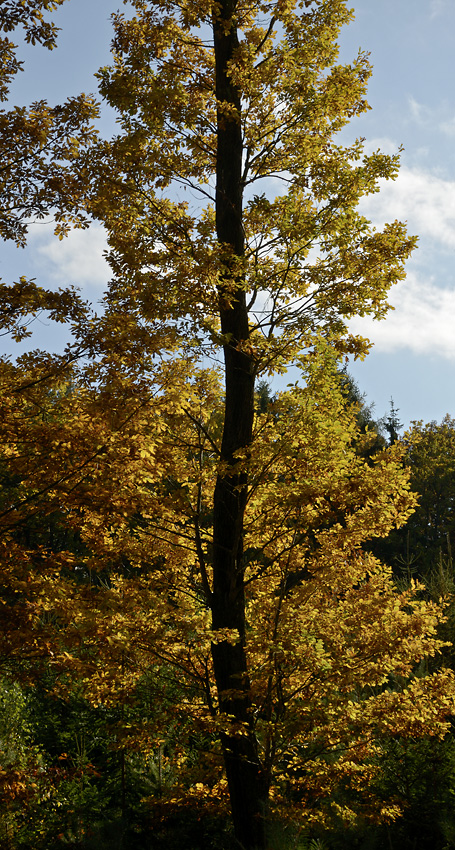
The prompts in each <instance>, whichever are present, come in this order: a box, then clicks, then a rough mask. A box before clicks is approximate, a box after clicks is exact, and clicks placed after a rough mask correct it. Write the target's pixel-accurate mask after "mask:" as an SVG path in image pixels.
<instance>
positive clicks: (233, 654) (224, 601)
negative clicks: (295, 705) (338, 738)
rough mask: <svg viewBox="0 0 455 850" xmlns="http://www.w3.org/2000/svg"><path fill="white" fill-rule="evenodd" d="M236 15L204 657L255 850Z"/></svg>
mask: <svg viewBox="0 0 455 850" xmlns="http://www.w3.org/2000/svg"><path fill="white" fill-rule="evenodd" d="M235 6H236V3H235V0H234V2H233V0H222V2H221V4H220V6H219V7H218V9H217V11H216V12H215V13H214V18H213V33H214V44H215V63H216V96H217V102H218V115H217V174H216V178H217V182H216V228H217V238H218V242H219V244H220V246H221V247H222V259H223V266H224V269H223V274H222V278H221V281H220V285H219V304H220V319H221V332H222V334H223V335H224V336H225V342H224V362H225V389H226V396H225V416H224V430H223V438H222V444H221V459H222V461H223V462H225V463H227V465H228V470H227V472H226V473H222V474H220V475H219V476H218V479H217V483H216V487H215V495H214V521H213V523H214V524H213V596H212V625H213V629H215V630H216V629H223V628H230V629H237V630H238V632H239V635H240V641H239V642H238V643H237V644H235V645H232V644H230V643H228V642H227V641H223V642H222V643H217V644H213V646H212V657H213V665H214V670H215V678H216V685H217V690H218V697H219V705H220V710H221V712H222V713H223V714H224V715H229V717H230V719H231V720H232V721H233V722H232V723H231V727H230V728H229V729H227V730H226V731H225V732H223V734H222V736H221V737H222V746H223V752H224V760H225V766H226V774H227V779H228V783H229V793H230V799H231V808H232V817H233V822H234V829H235V834H236V837H237V839H238V841H239V843H240V845H241V846H242V847H244V848H245V850H262V848H265V823H264V815H265V808H266V803H267V797H268V788H267V783H266V782H265V781H264V778H263V773H262V771H261V764H260V760H259V757H258V747H257V741H256V737H255V734H254V729H253V723H252V716H251V694H250V682H249V677H248V670H247V661H246V654H245V591H244V559H243V520H244V512H245V504H246V488H247V473H246V472H245V470H244V469H243V470H240V471H239V470H238V469H237V468H236V459H235V453H236V451H237V450H239V449H245V448H246V449H248V446H249V445H250V444H251V439H252V429H253V413H254V363H253V360H252V357H251V354H250V353H248V351H245V348H244V346H242V343H245V341H247V340H248V336H249V330H248V312H247V308H246V293H245V289H244V278H243V272H242V262H243V257H244V253H245V249H244V234H243V223H242V195H243V187H242V152H243V146H242V129H241V122H240V109H241V102H240V92H239V91H238V89H237V88H236V87H235V85H233V83H232V81H231V79H230V77H229V75H228V68H229V62H230V61H232V58H233V57H234V56H235V51H236V48H237V47H238V38H237V31H236V26H235V22H234V13H235ZM223 249H224V250H223ZM242 349H243V350H242Z"/></svg>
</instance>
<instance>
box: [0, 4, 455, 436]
mask: <svg viewBox="0 0 455 850" xmlns="http://www.w3.org/2000/svg"><path fill="white" fill-rule="evenodd" d="M350 5H351V6H352V7H353V8H354V11H355V20H354V22H353V23H352V24H351V25H350V26H349V27H347V28H346V29H345V30H344V31H343V33H342V37H341V57H342V59H343V60H349V59H350V58H352V57H353V56H354V55H355V54H356V53H357V51H358V49H359V47H361V48H362V49H365V50H369V51H370V52H371V61H372V63H373V65H374V73H373V77H372V79H371V82H370V86H369V102H370V105H371V107H372V110H371V111H370V112H368V113H367V114H366V115H365V116H362V117H360V118H358V119H356V120H355V121H354V122H352V123H351V124H350V125H349V127H348V128H347V129H346V130H345V131H344V133H343V139H344V140H345V141H346V142H349V141H351V140H353V139H354V138H355V137H356V136H364V137H365V139H366V146H367V149H372V150H373V149H377V148H378V147H380V148H382V149H383V150H385V151H386V152H394V151H396V150H397V148H398V147H399V145H401V144H402V145H404V148H405V150H404V153H403V155H402V169H401V171H400V175H399V177H398V178H397V180H396V181H395V182H394V183H388V184H386V185H385V186H384V187H383V189H382V191H381V193H380V194H379V195H375V196H373V197H372V198H370V199H367V200H366V201H365V202H364V203H363V207H362V210H363V212H364V213H365V214H367V215H368V216H369V217H370V218H371V219H372V221H373V222H374V223H375V224H377V225H378V226H380V225H381V224H383V223H384V222H385V221H391V220H394V219H395V218H398V219H400V220H405V221H407V222H408V227H409V230H410V232H411V233H416V234H418V235H419V247H418V249H417V250H416V252H415V254H414V256H413V258H412V259H411V260H410V262H409V263H408V266H407V271H408V274H407V279H406V281H404V282H403V283H402V284H400V285H399V286H397V287H395V289H394V291H393V292H392V295H391V298H390V300H391V303H392V304H393V306H394V307H395V310H394V311H393V312H391V313H389V316H388V318H387V319H386V320H385V321H384V322H380V323H378V322H372V321H370V320H369V319H364V320H356V321H355V322H354V323H353V327H354V328H355V329H356V330H359V331H360V332H361V333H363V334H364V335H366V336H368V337H369V338H370V339H371V340H372V341H373V342H374V349H373V352H372V353H371V354H370V355H369V357H368V358H367V359H366V360H365V361H364V362H363V363H355V364H351V366H350V370H351V373H352V374H353V375H354V377H355V378H356V380H357V381H358V384H359V387H360V389H361V390H362V391H364V392H366V394H367V399H368V401H369V402H374V403H375V413H376V415H377V416H382V415H383V414H384V413H386V412H387V410H388V405H389V400H390V398H391V397H393V400H394V403H395V406H396V407H398V408H399V410H400V418H401V421H402V422H404V423H405V424H406V425H407V424H408V423H409V422H410V421H411V420H416V419H417V420H418V419H423V420H424V421H429V420H432V419H436V420H438V421H440V420H441V418H442V417H443V416H444V414H445V413H450V414H451V415H453V416H455V381H454V377H453V373H454V369H455V268H454V254H455V92H454V88H453V79H454V76H455V74H454V70H455V69H454V64H455V3H454V0H354V2H351V4H350ZM115 8H116V4H115V0H114V2H112V0H96V1H95V2H94V0H68V2H67V3H65V4H64V6H63V7H62V8H61V9H59V10H58V12H56V14H55V21H56V23H57V24H58V26H60V27H61V28H62V31H61V33H60V37H59V47H58V49H57V50H56V51H53V52H52V53H49V52H48V51H45V50H43V49H40V48H38V47H35V48H27V47H24V48H23V49H22V50H21V53H22V55H23V58H24V59H25V63H26V65H25V68H26V70H25V72H24V73H22V74H20V75H18V78H17V80H16V82H15V83H14V86H13V88H12V93H11V102H13V103H18V104H22V103H30V102H31V101H33V100H35V99H39V98H46V99H47V100H48V101H49V102H51V103H53V102H59V101H62V100H63V99H65V98H66V97H67V96H69V95H71V94H78V93H79V92H80V91H86V92H88V91H92V92H96V81H95V80H94V79H93V73H94V72H95V71H96V70H97V69H98V68H99V66H100V65H102V64H106V63H107V62H108V61H109V41H110V37H111V26H110V22H109V15H110V13H111V11H113V10H114V9H115ZM15 39H16V40H18V39H17V38H16V35H15ZM113 126H114V124H113V120H112V117H111V116H109V115H108V114H105V116H104V119H103V132H106V133H109V132H110V131H111V130H112V129H113ZM104 244H105V243H104V236H103V232H102V231H101V230H100V229H99V228H92V229H91V230H90V231H88V232H76V233H73V234H72V235H71V236H70V237H69V238H68V239H66V240H64V241H63V242H58V241H57V240H56V239H55V238H53V236H52V225H51V224H50V223H46V224H35V225H32V227H31V235H30V243H29V247H28V248H27V250H26V251H18V250H17V249H15V248H14V247H13V246H10V245H2V246H0V276H1V277H2V278H3V279H4V280H11V279H17V277H18V276H19V275H20V274H28V275H30V276H33V277H36V279H37V280H38V281H39V282H40V283H42V284H43V285H51V286H57V285H60V286H63V285H66V284H67V283H69V282H71V283H74V284H76V285H79V286H80V287H81V288H82V290H83V293H84V294H85V295H86V297H89V298H91V299H93V300H97V299H98V298H99V297H100V296H101V293H102V290H103V287H104V285H105V283H106V282H107V280H108V278H109V270H108V267H107V266H106V263H105V261H104V259H103V256H102V251H103V248H104ZM36 327H37V335H36V336H37V341H39V342H40V344H43V342H42V340H44V339H45V338H47V337H48V335H49V334H50V328H48V327H47V326H46V325H45V324H44V323H41V324H40V323H39V322H38V323H36ZM61 333H62V334H63V333H64V331H63V330H62V331H61ZM55 339H56V340H57V339H58V335H57V337H55Z"/></svg>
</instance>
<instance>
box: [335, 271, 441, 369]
mask: <svg viewBox="0 0 455 850" xmlns="http://www.w3.org/2000/svg"><path fill="white" fill-rule="evenodd" d="M390 303H391V304H392V305H393V306H394V307H395V309H394V310H392V311H390V312H389V314H388V316H387V318H386V319H385V320H383V321H381V322H377V321H374V320H373V319H371V318H369V317H365V318H363V319H361V318H355V319H353V320H352V322H350V327H351V330H353V331H354V332H355V333H360V334H362V335H363V336H366V337H368V338H369V339H370V340H371V342H373V343H374V345H375V350H376V351H378V352H387V353H391V352H394V351H398V350H400V349H401V350H403V349H407V350H408V351H412V352H413V353H414V354H426V355H436V356H440V357H444V358H446V359H449V360H455V335H454V332H453V324H454V319H455V289H451V290H450V289H441V288H440V287H438V286H436V285H435V283H434V280H428V281H424V280H422V279H420V278H418V277H417V276H416V275H414V274H413V273H409V274H408V276H407V279H406V281H404V282H403V283H401V284H399V285H398V286H397V287H396V288H395V289H394V290H392V294H391V297H390Z"/></svg>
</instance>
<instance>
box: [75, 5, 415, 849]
mask: <svg viewBox="0 0 455 850" xmlns="http://www.w3.org/2000/svg"><path fill="white" fill-rule="evenodd" d="M132 6H133V7H134V10H135V13H136V15H135V17H133V18H131V19H127V18H126V17H125V16H123V15H121V14H118V15H116V16H114V25H115V38H114V42H113V52H114V64H113V65H112V66H111V67H110V68H105V69H103V70H102V71H101V72H100V90H101V93H102V95H103V96H104V97H105V98H106V99H107V100H108V102H109V103H110V105H111V106H113V107H114V108H115V109H117V110H118V113H119V121H120V124H121V126H122V129H123V133H122V134H121V135H119V136H118V137H117V138H115V139H114V140H113V141H112V142H111V143H110V144H106V145H105V146H104V147H102V148H100V152H99V158H98V159H97V161H96V163H95V172H94V182H95V183H96V186H95V191H94V195H93V200H92V210H93V212H94V214H95V215H96V216H97V217H99V218H100V219H101V220H102V221H103V222H104V224H105V226H106V228H107V230H108V234H109V242H110V246H111V250H110V255H109V258H110V262H111V265H112V268H113V270H114V273H115V279H114V281H113V284H112V286H111V289H110V292H109V295H108V298H107V305H106V306H107V312H106V318H105V327H108V328H109V326H110V325H112V323H114V324H115V325H116V326H118V325H119V324H120V321H119V319H120V317H121V316H122V315H125V313H127V314H128V315H129V316H132V315H134V314H135V315H136V316H137V317H138V319H139V323H140V331H141V334H142V336H143V334H144V326H145V327H147V328H148V329H149V330H148V333H149V343H148V350H147V356H148V357H150V354H151V353H152V352H156V350H157V345H158V346H159V347H160V349H163V348H164V349H167V350H168V351H169V350H171V349H172V347H173V346H175V345H176V343H180V345H181V346H183V348H184V349H185V348H188V347H191V348H192V349H193V351H194V340H195V341H196V344H197V346H198V351H199V352H200V351H201V349H202V350H204V348H205V349H206V350H207V349H208V350H210V339H209V338H210V337H211V339H212V340H214V341H215V342H216V343H218V344H221V345H222V347H223V353H224V376H225V406H224V414H223V423H224V424H223V436H222V441H221V449H220V464H219V471H218V475H217V481H216V486H215V490H214V495H213V549H212V560H213V564H212V566H213V585H212V587H211V589H210V591H207V598H206V602H207V604H208V605H209V606H210V609H211V612H212V625H213V628H214V630H219V629H224V628H228V629H235V630H236V631H237V632H238V634H239V640H238V641H237V642H231V641H229V640H225V641H220V642H218V641H217V642H214V644H213V649H212V656H213V665H214V670H215V678H216V681H217V689H218V698H219V701H220V707H221V711H222V712H223V713H224V714H225V715H226V716H227V717H233V718H234V719H235V721H236V723H237V724H238V723H240V724H243V729H244V731H243V733H242V734H241V735H239V734H237V733H236V732H234V731H230V730H229V729H228V728H227V730H225V731H223V733H222V741H223V748H224V754H225V764H226V771H227V776H228V782H229V789H230V796H231V805H232V810H233V815H234V822H235V824H236V832H237V836H238V839H239V841H240V842H241V843H242V845H244V846H245V847H256V846H257V847H261V846H263V845H264V841H265V839H264V825H263V824H264V819H263V814H264V809H265V806H266V799H267V795H268V787H267V786H268V781H267V779H266V777H265V776H264V774H263V769H262V767H261V764H260V760H259V757H258V742H257V738H256V735H255V732H254V721H253V714H252V710H251V685H250V677H249V671H248V664H247V658H246V651H245V642H246V634H245V565H246V561H245V552H244V543H243V538H244V515H245V506H246V500H247V493H248V456H249V454H250V451H251V447H252V433H253V416H254V381H255V377H256V376H257V375H259V374H261V373H264V372H265V371H268V372H269V373H270V372H274V371H282V370H283V369H284V368H285V366H286V364H287V363H288V362H290V361H292V360H293V359H294V358H295V356H296V355H297V353H298V352H300V351H302V349H305V348H307V347H311V346H312V344H313V341H314V338H315V335H316V334H317V332H318V331H319V332H320V333H322V334H324V335H325V336H327V337H331V338H332V340H333V344H334V345H335V346H337V347H338V348H339V349H340V350H345V351H346V350H348V351H355V352H357V353H359V352H363V351H364V347H365V342H364V341H362V340H359V339H352V338H351V337H349V335H348V333H347V329H346V324H345V322H346V320H347V319H348V318H349V317H350V316H352V315H354V314H356V313H359V312H360V313H364V312H371V313H373V314H374V315H376V316H378V317H380V316H382V315H384V313H385V311H386V293H387V290H388V289H389V287H390V285H391V284H392V283H394V282H395V281H396V280H398V279H400V278H401V277H402V276H403V262H404V260H405V259H406V258H407V257H408V255H409V253H410V251H411V249H412V247H413V245H414V240H413V239H412V238H411V239H410V238H408V237H407V236H406V234H405V230H404V227H403V225H401V224H399V223H397V222H395V223H393V224H391V225H387V226H386V227H385V229H384V231H383V232H376V231H374V230H373V229H372V228H371V226H370V225H369V223H368V222H367V221H366V220H365V218H363V217H362V216H360V215H359V213H358V212H356V206H357V203H358V200H359V198H360V197H361V196H362V195H364V194H367V193H369V192H373V191H376V190H377V187H378V180H379V178H381V177H387V178H391V177H394V176H395V174H396V169H397V165H398V160H397V157H389V156H385V155H383V154H381V153H380V152H376V153H374V154H372V155H370V156H364V157H363V158H362V144H361V142H360V141H356V142H355V143H354V144H353V145H352V146H351V147H347V148H343V147H342V146H341V145H338V144H337V143H336V141H335V136H336V133H337V132H338V131H339V130H340V129H341V128H342V127H343V126H344V125H345V124H346V122H347V121H348V120H349V118H351V117H352V116H354V115H356V114H358V113H360V112H362V111H364V110H365V109H367V108H368V106H367V103H366V100H365V87H366V81H367V79H368V77H369V74H370V67H369V64H368V60H367V56H366V55H365V54H362V53H361V54H359V56H358V57H357V58H356V59H355V60H354V62H353V63H352V64H351V65H345V66H341V65H338V64H336V59H337V53H338V47H337V35H338V32H339V30H340V27H341V26H342V25H344V24H346V23H348V22H349V20H350V18H351V12H349V11H348V10H347V9H346V5H345V2H343V0H324V2H307V3H305V4H304V7H301V6H300V5H298V4H294V3H291V4H282V3H281V2H277V3H274V4H272V6H270V4H263V3H257V2H246V3H243V2H235V0H221V2H220V3H217V4H215V5H211V4H206V3H204V2H200V3H197V4H194V3H192V2H186V0H183V2H179V3H177V4H175V5H173V6H172V7H170V6H168V4H167V3H166V2H156V3H150V2H146V0H133V3H132ZM100 172H101V174H102V178H101V180H100ZM185 191H187V193H188V195H189V196H190V197H194V199H195V200H194V201H190V202H189V201H187V200H183V197H184V193H185ZM255 192H256V193H255ZM314 253H315V254H317V257H314V256H313V254H314ZM129 333H130V331H129ZM241 456H242V458H243V460H242V461H241V460H240V457H241ZM200 569H201V572H202V575H203V579H204V585H205V586H207V581H206V578H205V575H204V571H205V562H204V560H203V559H200Z"/></svg>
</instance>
